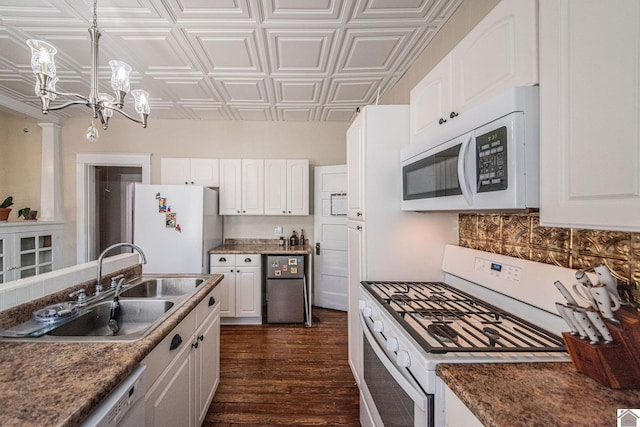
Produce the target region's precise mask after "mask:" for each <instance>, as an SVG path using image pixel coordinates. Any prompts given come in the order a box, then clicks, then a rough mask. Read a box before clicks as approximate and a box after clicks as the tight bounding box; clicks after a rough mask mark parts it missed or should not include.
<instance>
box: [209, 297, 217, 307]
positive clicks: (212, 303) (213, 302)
mask: <svg viewBox="0 0 640 427" xmlns="http://www.w3.org/2000/svg"><path fill="white" fill-rule="evenodd" d="M215 303H216V299H215V298H214V297H209V307H211V306H212V305H214V304H215Z"/></svg>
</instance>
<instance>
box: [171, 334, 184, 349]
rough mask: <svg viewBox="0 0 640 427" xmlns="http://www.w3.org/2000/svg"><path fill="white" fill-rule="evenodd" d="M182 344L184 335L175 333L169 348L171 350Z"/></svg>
mask: <svg viewBox="0 0 640 427" xmlns="http://www.w3.org/2000/svg"><path fill="white" fill-rule="evenodd" d="M180 344H182V337H181V336H180V334H175V335H174V336H173V338H172V339H171V345H170V346H169V350H170V351H173V350H175V349H176V348H178V347H180Z"/></svg>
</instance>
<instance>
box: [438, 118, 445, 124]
mask: <svg viewBox="0 0 640 427" xmlns="http://www.w3.org/2000/svg"><path fill="white" fill-rule="evenodd" d="M443 123H447V120H446V119H443V118H442V117H440V120H438V124H439V125H441V124H443Z"/></svg>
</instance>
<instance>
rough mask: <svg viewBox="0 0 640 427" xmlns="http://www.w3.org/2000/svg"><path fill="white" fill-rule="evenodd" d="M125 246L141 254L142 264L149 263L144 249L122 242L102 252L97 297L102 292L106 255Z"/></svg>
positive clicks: (99, 260)
mask: <svg viewBox="0 0 640 427" xmlns="http://www.w3.org/2000/svg"><path fill="white" fill-rule="evenodd" d="M123 246H126V247H129V248H132V249H135V250H136V251H138V253H139V254H140V259H141V261H142V264H146V263H147V257H146V256H145V254H144V252H143V251H142V249H140V247H138V246H136V245H134V244H133V243H125V242H122V243H116V244H115V245H111V246H109V247H108V248H107V249H105V250H104V251H102V253H101V254H100V256H99V257H98V278H97V282H96V292H95V295H99V294H100V292H102V260H103V259H104V257H105V255H106V254H107V253H108V252H110V251H111V250H113V249H115V248H119V247H123Z"/></svg>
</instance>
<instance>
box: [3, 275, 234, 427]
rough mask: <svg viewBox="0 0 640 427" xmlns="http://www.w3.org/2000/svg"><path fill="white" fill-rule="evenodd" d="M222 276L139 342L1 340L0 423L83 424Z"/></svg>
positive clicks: (206, 284) (209, 281)
mask: <svg viewBox="0 0 640 427" xmlns="http://www.w3.org/2000/svg"><path fill="white" fill-rule="evenodd" d="M221 280H222V275H220V274H215V275H212V276H211V278H210V279H209V280H207V281H206V282H205V283H203V284H202V286H201V287H199V288H198V290H197V291H196V292H194V293H193V294H192V295H191V296H190V297H189V298H188V299H187V300H186V301H185V302H184V304H182V305H181V306H180V308H178V310H176V311H175V312H174V313H173V314H171V315H170V316H169V317H168V318H167V319H166V320H165V321H164V322H163V323H161V324H160V325H159V326H158V327H156V328H155V329H154V330H153V331H151V332H150V333H149V335H147V336H146V337H144V338H142V339H140V340H137V341H130V342H113V343H108V342H101V343H87V342H37V341H34V340H19V339H18V340H12V341H1V342H0V366H2V369H0V407H1V408H2V409H1V410H0V425H2V426H76V425H78V424H80V423H81V422H82V421H83V420H84V419H85V418H86V417H87V416H88V415H89V414H90V413H91V411H92V410H93V409H94V408H95V407H96V406H97V405H98V404H99V403H100V402H101V401H102V400H103V399H104V398H105V397H106V396H107V395H108V394H109V393H110V392H111V391H112V390H113V389H114V388H115V387H116V386H117V385H118V384H120V383H121V382H122V381H123V380H125V379H126V378H127V376H128V375H129V374H131V373H132V372H133V371H134V369H135V368H136V367H137V366H138V365H139V364H140V362H142V360H143V359H144V358H145V357H146V356H147V354H149V353H150V352H151V350H153V349H154V348H155V347H156V346H157V345H158V344H159V343H160V342H161V341H162V339H163V338H164V337H165V336H167V335H168V334H169V333H170V332H171V330H173V328H175V327H176V326H177V325H178V323H180V321H182V319H184V318H185V317H186V316H187V315H188V314H189V313H190V312H191V311H192V310H193V309H194V308H195V307H196V306H197V305H198V303H199V302H200V301H201V300H203V299H204V298H205V297H206V296H207V295H208V294H209V293H210V292H211V290H212V289H213V288H214V287H215V286H216V285H217V284H218V283H219V282H220V281H221ZM25 305H28V304H25ZM147 386H148V385H147Z"/></svg>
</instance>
